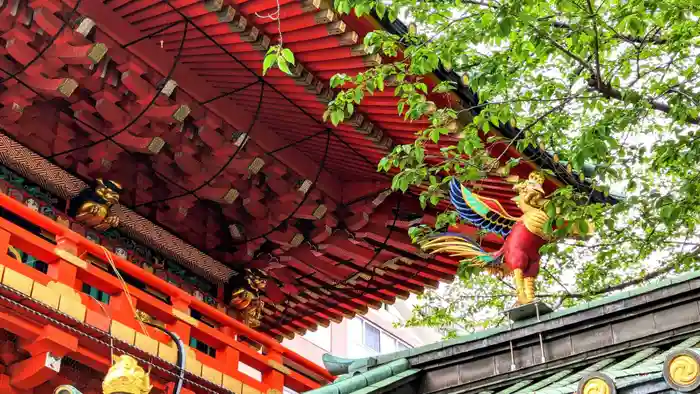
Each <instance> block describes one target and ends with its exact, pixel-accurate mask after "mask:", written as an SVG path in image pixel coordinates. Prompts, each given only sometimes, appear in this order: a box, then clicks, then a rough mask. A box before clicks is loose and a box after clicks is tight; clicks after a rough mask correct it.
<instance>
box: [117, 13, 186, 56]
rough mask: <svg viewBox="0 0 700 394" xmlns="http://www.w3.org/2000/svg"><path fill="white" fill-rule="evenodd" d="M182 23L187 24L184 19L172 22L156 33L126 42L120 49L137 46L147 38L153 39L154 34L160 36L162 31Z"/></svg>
mask: <svg viewBox="0 0 700 394" xmlns="http://www.w3.org/2000/svg"><path fill="white" fill-rule="evenodd" d="M182 22H185V23H187V22H186V21H185V20H184V19H181V20H179V21H175V22H173V23H170V24H168V25H165V26H163V27H161V28H160V29H158V30H156V31H153V32H150V33H148V34H147V35H145V36H143V37H140V38H137V39H135V40H133V41H129V42H127V43H126V44H124V45H122V46H121V47H122V48H124V49H126V48H128V47H130V46H132V45H134V44H137V43H139V42H141V41H143V40H147V39H149V38H153V36H155V35H156V34H160V33H162V32H164V31H166V30H168V29H170V28H171V27H175V26H177V25H179V24H180V23H182ZM185 30H187V28H185Z"/></svg>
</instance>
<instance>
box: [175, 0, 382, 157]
mask: <svg viewBox="0 0 700 394" xmlns="http://www.w3.org/2000/svg"><path fill="white" fill-rule="evenodd" d="M163 1H164V2H165V3H166V4H167V5H168V6H169V7H170V8H171V9H172V10H173V11H175V12H176V13H178V14H179V15H180V17H182V18H185V19H186V20H187V21H188V22H189V23H191V24H192V26H194V28H195V29H197V30H198V31H199V32H200V33H201V34H202V35H203V36H204V37H205V38H206V39H207V40H209V41H211V42H212V43H213V44H214V45H215V46H216V47H217V48H219V49H221V50H222V51H223V52H224V53H225V54H226V55H227V56H228V57H230V58H231V59H233V60H234V61H235V62H236V63H238V64H239V65H241V66H242V67H243V68H244V69H245V70H247V71H248V72H250V73H251V74H253V75H255V76H256V77H257V78H258V79H259V80H260V81H261V82H262V83H264V84H265V85H267V86H268V87H269V88H270V89H272V90H273V91H274V92H275V93H277V94H279V95H280V96H281V97H282V98H283V99H284V100H285V101H287V102H289V103H290V104H292V106H294V107H295V108H296V109H298V110H299V111H301V113H302V114H304V115H306V117H308V118H309V119H311V120H312V121H313V122H315V123H316V124H318V125H321V126H324V127H325V123H324V122H322V121H320V120H318V118H317V117H316V116H314V115H312V114H311V113H309V112H308V111H307V110H305V109H304V108H302V107H301V106H300V105H299V104H297V103H296V102H294V101H293V100H292V99H290V98H289V97H287V95H285V94H283V93H282V92H280V91H279V89H277V88H276V87H275V86H273V85H272V84H270V83H269V82H267V81H265V79H264V78H263V77H262V76H260V75H258V73H256V72H255V71H253V70H252V69H251V68H250V67H248V66H247V65H246V64H245V63H243V62H242V61H240V60H239V59H238V58H237V57H236V56H235V55H233V54H232V53H231V52H229V51H228V50H227V49H226V48H224V47H223V46H222V45H221V44H219V42H218V41H216V39H214V37H212V36H211V35H210V34H209V33H207V32H206V31H205V30H204V29H202V28H201V27H199V26H198V25H197V24H196V23H194V21H193V20H192V19H191V18H189V17H188V16H187V15H185V14H184V13H182V12H181V11H180V10H179V9H177V8H176V7H175V6H173V5H172V4H170V1H168V0H163ZM337 138H338V139H340V140H342V139H341V138H340V137H337ZM346 144H347V143H346ZM354 153H355V154H357V155H358V156H360V157H362V158H363V159H364V160H365V161H368V162H370V163H371V161H370V160H369V159H367V158H366V157H364V155H362V154H360V153H359V152H357V151H354ZM372 165H373V166H374V164H373V163H372Z"/></svg>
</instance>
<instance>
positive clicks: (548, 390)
mask: <svg viewBox="0 0 700 394" xmlns="http://www.w3.org/2000/svg"><path fill="white" fill-rule="evenodd" d="M696 278H700V271H698V272H691V273H688V274H685V275H680V276H677V277H674V278H670V279H665V280H660V281H656V282H653V283H651V284H649V285H647V286H643V287H639V288H636V289H632V290H629V291H624V292H620V293H617V294H614V295H611V296H608V297H603V298H600V299H597V300H594V301H591V302H587V303H582V304H581V305H578V306H576V307H573V308H568V309H563V310H560V311H557V312H552V313H549V314H547V315H544V316H541V317H540V320H539V321H538V320H537V319H536V318H533V319H529V320H523V321H520V322H516V323H513V324H511V325H510V326H501V327H495V328H492V329H489V330H484V331H480V332H477V333H474V334H471V335H466V336H462V337H458V338H454V339H450V340H447V341H442V342H437V343H434V344H431V345H426V346H422V347H418V348H413V349H408V350H403V351H400V352H396V353H390V354H386V355H380V356H377V357H375V359H376V361H377V366H376V367H374V368H372V369H369V370H367V371H365V372H361V371H362V369H360V370H359V371H352V370H350V374H348V375H344V376H341V377H339V378H338V380H336V382H334V383H333V384H330V385H327V386H324V387H321V388H319V389H316V390H312V391H309V392H308V393H310V394H351V393H352V394H370V393H376V392H378V391H382V389H387V388H389V387H390V386H392V385H395V384H397V383H400V382H402V381H407V380H409V379H410V378H415V377H416V375H417V374H418V373H420V372H421V370H420V369H417V368H411V366H410V363H409V361H408V359H409V358H411V357H414V356H417V355H421V354H425V353H429V352H432V351H437V350H440V349H444V348H447V347H451V346H455V345H460V344H464V343H468V342H472V341H476V340H482V339H484V338H487V337H490V336H493V335H496V334H499V333H502V332H504V331H508V330H510V329H514V328H521V327H525V326H529V325H533V324H538V323H541V322H545V321H548V320H552V319H557V318H561V317H563V316H567V315H572V314H576V313H580V312H582V311H585V310H588V309H591V308H595V307H599V306H601V305H605V304H609V303H613V302H616V301H620V300H624V299H627V298H631V297H635V296H638V295H641V294H645V293H650V292H653V291H655V290H658V289H661V288H664V287H668V286H672V285H676V284H679V283H683V282H687V281H690V280H693V279H696ZM699 344H700V336H694V337H691V338H688V339H686V340H685V341H683V342H681V343H678V344H676V345H675V346H673V347H672V348H668V349H665V350H661V349H658V348H655V347H650V348H647V349H643V350H640V351H638V352H636V353H634V354H632V355H627V356H623V357H620V358H615V357H612V358H607V359H604V360H601V361H598V362H596V363H594V364H591V365H588V366H585V367H582V368H581V369H578V368H577V369H565V370H560V371H556V373H552V375H550V376H547V377H543V378H539V379H527V380H522V381H520V382H518V383H516V384H513V385H511V386H509V387H507V388H505V389H502V390H500V391H495V392H493V391H483V392H482V393H480V394H527V393H535V392H536V393H537V394H570V393H574V392H575V391H576V389H577V387H578V383H579V380H580V379H581V378H582V377H583V376H584V375H585V374H587V373H590V372H604V373H606V374H608V375H609V376H611V377H613V378H614V379H615V380H616V386H617V387H618V388H623V387H627V386H633V385H636V384H640V383H644V382H646V381H651V380H656V379H659V378H661V377H662V375H663V374H662V367H663V363H664V360H665V358H666V355H667V354H668V353H669V352H671V351H674V350H678V349H685V348H690V347H694V346H697V345H699Z"/></svg>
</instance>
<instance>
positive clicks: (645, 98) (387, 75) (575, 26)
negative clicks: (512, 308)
mask: <svg viewBox="0 0 700 394" xmlns="http://www.w3.org/2000/svg"><path fill="white" fill-rule="evenodd" d="M387 3H390V4H387ZM334 4H335V8H336V10H337V11H339V12H341V13H351V12H354V13H355V14H357V15H358V16H362V15H364V14H368V13H370V12H374V13H376V15H378V16H379V17H380V18H386V19H389V20H391V21H393V20H395V19H396V18H397V15H399V14H400V13H401V14H402V15H405V16H406V19H407V20H411V21H413V23H412V24H411V26H410V27H409V28H408V29H406V30H407V31H405V32H404V33H403V34H392V33H389V32H387V31H375V32H373V33H371V34H369V35H368V36H367V37H366V38H365V44H366V45H367V46H368V47H369V48H370V50H371V51H373V52H375V53H380V54H382V55H385V58H389V59H394V60H393V61H390V62H387V63H384V64H382V65H379V66H376V67H374V68H371V69H369V70H367V71H366V72H363V73H360V74H358V75H353V76H350V75H336V76H335V77H334V78H333V79H332V80H331V84H332V86H333V87H339V88H342V91H341V92H340V93H339V94H338V95H337V97H336V98H335V100H334V101H333V102H331V103H330V105H329V107H328V110H327V111H326V117H327V119H329V120H330V121H331V122H333V123H335V124H338V123H340V122H342V121H343V120H345V119H347V118H348V117H349V116H351V115H352V114H353V112H354V109H355V108H356V106H357V105H358V104H360V103H361V102H362V100H363V98H364V97H366V96H367V95H371V94H372V93H373V92H374V91H376V90H380V91H381V90H385V89H388V88H389V85H391V86H392V88H393V89H394V90H395V95H396V96H398V97H400V98H401V101H400V102H399V104H398V107H397V111H398V113H400V114H402V115H403V116H404V117H405V118H406V119H407V120H416V119H420V118H423V119H428V120H429V121H430V127H428V128H426V129H424V130H422V131H421V132H419V133H417V135H416V139H415V142H414V143H412V144H407V145H400V146H397V147H395V149H394V150H393V152H391V153H390V154H389V155H388V156H386V157H385V158H384V159H382V160H381V162H380V163H378V167H379V170H380V171H386V172H389V173H391V174H393V183H392V187H393V188H394V189H397V190H400V191H402V192H413V193H419V194H420V197H419V198H420V200H421V203H422V204H423V206H424V207H425V206H427V205H432V206H439V207H440V208H441V209H443V207H445V204H444V203H443V204H440V202H441V200H442V199H443V198H444V197H445V195H446V187H445V186H446V183H447V182H448V181H449V180H450V179H451V178H452V177H458V178H459V179H460V180H461V181H462V182H467V183H468V182H475V181H478V180H479V179H481V178H483V177H485V176H487V175H488V174H493V173H494V172H500V173H501V174H502V175H507V174H508V172H509V170H510V169H511V168H512V167H514V166H517V165H518V164H519V163H518V162H517V161H514V160H511V161H510V162H508V163H506V165H505V166H502V165H501V164H499V162H498V161H495V160H493V157H492V156H493V154H492V153H491V150H492V149H493V147H494V144H501V146H502V145H503V144H507V145H508V146H513V147H516V148H517V149H519V150H524V149H525V148H526V147H528V146H534V147H539V148H543V149H546V150H548V151H551V152H553V153H554V154H555V156H554V157H555V160H557V161H560V162H561V164H563V166H562V167H568V169H569V171H572V172H573V173H578V174H581V177H582V178H583V174H584V173H586V172H587V169H588V168H587V167H588V166H590V165H592V166H593V167H594V168H595V170H594V171H593V173H592V174H591V179H590V181H591V183H592V187H591V190H590V191H580V190H578V191H577V190H574V189H573V188H572V187H565V188H561V189H559V190H557V191H556V192H555V194H554V195H553V196H552V199H553V207H556V209H557V210H556V212H557V213H556V214H553V215H552V216H553V218H552V220H551V221H550V222H551V223H550V224H557V223H558V224H559V226H557V227H562V226H561V223H563V222H564V220H567V221H569V222H572V223H582V219H589V220H591V221H592V222H593V223H595V225H596V230H597V235H596V236H595V237H594V239H592V240H590V241H588V242H583V241H564V242H559V243H555V244H551V245H547V246H545V247H544V249H543V253H544V258H543V262H544V272H542V273H541V275H540V280H539V284H540V289H539V293H540V296H541V297H543V298H545V299H547V301H549V302H550V303H556V304H557V305H559V304H564V305H573V304H575V303H577V302H582V301H585V300H589V299H592V298H594V297H597V296H601V295H605V294H607V293H610V292H612V291H617V290H621V289H625V288H627V287H628V286H632V285H638V284H641V283H644V282H646V281H649V280H651V279H654V278H658V277H663V276H665V275H668V274H672V273H679V272H684V271H689V270H695V269H697V268H698V256H699V251H700V243H699V241H698V237H697V236H696V228H697V224H698V220H699V218H700V166H699V165H698V162H699V159H700V134H699V133H698V124H699V123H700V119H699V117H698V116H699V114H700V106H699V105H698V102H699V101H700V85H699V84H698V79H700V57H699V56H698V55H700V50H699V49H700V48H699V47H700V25H699V23H700V22H699V20H700V3H698V2H696V1H694V0H423V1H420V2H416V1H414V0H394V1H392V2H383V1H379V0H335V3H334ZM439 67H444V68H445V69H448V70H452V71H454V72H456V73H458V74H459V75H462V77H463V83H464V84H465V85H468V87H469V88H470V89H472V91H473V92H474V93H475V94H476V96H477V97H478V103H474V105H473V106H471V107H470V108H466V109H464V110H460V111H456V110H454V109H452V108H438V107H437V106H436V105H435V104H434V103H433V102H432V101H430V97H435V95H440V94H444V93H445V92H448V91H450V90H452V89H455V88H456V87H457V86H456V84H455V83H451V82H442V83H440V84H438V85H436V86H435V87H433V88H432V90H429V88H428V85H427V84H426V83H425V76H426V75H427V74H429V73H432V72H434V71H436V70H437V69H438V68H439ZM516 122H517V124H516ZM504 127H511V128H512V129H514V130H516V133H515V138H513V139H512V140H505V141H504V140H501V139H499V138H498V137H495V136H494V134H493V133H490V134H489V131H492V129H496V128H499V129H503V128H504ZM419 185H422V186H423V187H422V188H421V189H418V188H417V186H419ZM610 186H614V187H616V189H618V190H620V191H624V194H625V198H623V199H621V200H620V202H619V203H618V204H615V205H602V204H599V203H591V193H592V192H593V191H594V190H597V191H600V192H602V193H603V194H607V193H609V190H610ZM455 220H456V218H455V215H454V214H451V213H450V212H449V211H445V213H443V214H441V215H440V216H439V217H438V225H439V226H442V225H444V224H446V223H448V224H454V223H455ZM423 231H424V229H422V228H414V229H412V230H411V235H412V236H417V235H420V234H422V233H423ZM559 231H560V232H565V231H567V229H566V227H565V226H564V228H563V229H561V230H559ZM460 278H461V280H460V281H457V282H455V283H453V284H451V285H450V286H448V287H447V288H446V289H443V290H442V291H440V292H430V293H427V294H426V295H425V296H424V297H423V300H424V302H423V303H422V305H421V306H420V307H419V308H418V309H416V311H415V312H416V313H415V314H414V318H413V319H412V320H411V321H410V322H409V324H414V325H431V326H437V327H461V328H463V329H465V330H471V329H474V328H476V327H478V326H488V325H490V324H495V323H497V322H498V321H499V320H498V318H496V316H497V314H495V313H494V312H495V311H498V310H502V309H504V308H506V307H507V306H508V305H510V303H512V296H511V294H512V290H511V289H509V288H508V287H507V285H506V284H504V282H502V281H500V280H499V279H497V278H494V277H492V276H490V275H488V274H486V273H484V272H480V271H478V270H474V269H469V268H468V267H463V269H462V270H460Z"/></svg>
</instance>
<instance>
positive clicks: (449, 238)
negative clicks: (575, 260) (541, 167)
mask: <svg viewBox="0 0 700 394" xmlns="http://www.w3.org/2000/svg"><path fill="white" fill-rule="evenodd" d="M543 183H544V176H543V175H542V174H540V173H538V172H533V173H531V174H530V176H529V178H528V179H527V180H525V181H523V182H520V183H518V184H516V185H515V186H514V187H513V189H514V190H515V191H517V192H518V196H516V197H515V198H514V200H515V201H516V203H517V205H518V208H520V210H521V211H522V213H523V214H522V216H520V217H514V216H511V215H510V214H508V213H507V212H506V210H505V209H504V208H503V207H502V206H501V204H500V203H499V202H498V201H497V200H494V199H491V198H488V197H483V196H479V195H478V194H475V193H472V192H471V191H470V190H469V189H467V188H466V187H464V186H462V185H461V184H460V183H459V182H458V181H457V180H456V179H453V180H452V182H451V183H450V199H451V201H452V205H453V206H454V207H455V209H456V210H457V212H458V213H459V216H460V217H461V218H462V219H463V220H465V221H467V222H469V223H471V224H472V225H474V226H476V227H478V228H480V229H482V230H485V231H488V232H493V233H496V234H498V235H500V236H502V237H504V238H505V242H504V243H503V246H502V247H501V249H500V250H498V251H496V252H494V253H488V252H486V251H484V250H483V249H482V248H481V246H480V245H479V244H477V243H476V242H475V241H474V240H472V239H470V238H468V237H466V236H464V235H462V234H458V233H443V234H440V235H437V236H432V237H427V238H425V239H423V240H421V241H420V245H421V248H422V249H423V250H426V251H430V252H431V253H440V252H445V253H449V254H450V255H452V256H455V257H461V258H463V259H464V260H466V261H467V263H469V264H472V265H475V266H479V267H483V268H484V269H486V270H487V271H488V272H491V273H493V274H496V275H499V276H507V275H512V276H513V279H514V282H515V288H516V292H517V297H518V304H520V305H523V304H529V303H531V302H533V301H534V300H535V280H536V278H537V275H538V274H539V270H540V254H539V249H540V247H542V246H543V245H545V244H546V243H548V242H551V241H553V240H552V239H551V237H550V236H548V235H547V234H546V233H545V230H544V226H545V224H546V223H547V221H548V220H549V216H548V215H547V213H546V212H545V207H546V206H547V204H548V203H549V200H548V199H546V198H545V193H544V190H543V188H542V184H543ZM592 228H593V226H592V225H589V229H592ZM589 231H590V230H589Z"/></svg>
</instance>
